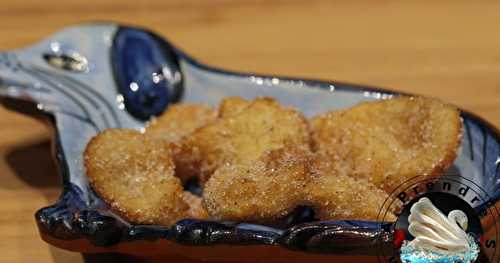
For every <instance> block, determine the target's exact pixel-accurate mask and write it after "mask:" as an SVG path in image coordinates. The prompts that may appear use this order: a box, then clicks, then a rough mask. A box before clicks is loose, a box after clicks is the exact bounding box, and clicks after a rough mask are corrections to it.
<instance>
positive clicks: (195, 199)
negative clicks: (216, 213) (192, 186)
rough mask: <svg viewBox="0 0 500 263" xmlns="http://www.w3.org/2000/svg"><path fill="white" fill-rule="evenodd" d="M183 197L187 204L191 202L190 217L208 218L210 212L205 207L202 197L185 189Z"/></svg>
mask: <svg viewBox="0 0 500 263" xmlns="http://www.w3.org/2000/svg"><path fill="white" fill-rule="evenodd" d="M182 199H183V200H184V202H185V203H186V204H189V211H188V217H189V218H196V219H206V218H208V213H207V211H206V210H205V208H204V207H203V204H202V198H201V197H199V196H196V195H194V194H192V193H190V192H188V191H184V193H183V195H182Z"/></svg>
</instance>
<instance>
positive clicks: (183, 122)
mask: <svg viewBox="0 0 500 263" xmlns="http://www.w3.org/2000/svg"><path fill="white" fill-rule="evenodd" d="M216 118H217V111H215V110H214V109H212V108H211V107H209V106H207V105H203V104H194V103H182V104H174V105H172V106H170V107H169V108H168V109H167V111H166V112H165V113H163V114H162V115H161V116H160V117H158V118H156V119H153V121H152V122H151V123H150V124H149V126H148V127H147V128H146V134H147V135H149V136H151V137H153V138H158V139H163V140H165V141H167V142H175V141H178V140H180V139H181V138H183V137H185V136H187V135H189V134H191V133H193V132H194V131H195V130H196V129H198V128H200V127H203V126H205V125H207V124H209V123H211V122H214V121H215V119H216Z"/></svg>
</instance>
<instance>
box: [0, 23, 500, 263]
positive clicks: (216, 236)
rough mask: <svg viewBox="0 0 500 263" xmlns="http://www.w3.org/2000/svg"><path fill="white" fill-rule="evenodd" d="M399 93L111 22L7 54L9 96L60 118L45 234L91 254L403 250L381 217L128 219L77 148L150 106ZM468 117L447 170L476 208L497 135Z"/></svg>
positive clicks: (486, 189)
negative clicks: (277, 71) (199, 57)
mask: <svg viewBox="0 0 500 263" xmlns="http://www.w3.org/2000/svg"><path fill="white" fill-rule="evenodd" d="M395 94H398V93H396V92H392V91H387V90H382V89H378V88H372V87H365V86H356V85H350V84H343V83H336V82H323V81H315V80H303V79H294V78H286V77H278V76H260V75H255V74H247V73H235V72H229V71H225V70H221V69H216V68H213V67H210V66H207V65H204V64H201V63H199V62H197V61H195V60H194V59H192V58H191V57H189V56H188V55H186V54H185V53H184V52H183V51H181V50H179V49H177V48H176V47H173V46H172V45H170V44H169V43H168V41H166V40H164V39H162V38H161V37H159V36H157V35H155V34H154V33H151V32H149V31H147V30H144V29H139V28H134V27H127V26H120V25H117V24H113V23H91V24H85V25H79V26H74V27H69V28H66V29H64V30H62V31H61V32H59V33H56V34H54V35H53V36H51V37H49V38H48V39H46V40H45V41H42V42H40V43H38V44H36V45H33V46H31V47H28V48H23V49H19V50H14V51H8V52H2V53H0V97H1V98H2V100H1V101H2V104H3V105H4V106H6V107H8V108H9V109H12V110H15V111H19V112H21V113H28V114H33V115H35V116H40V117H46V118H47V119H48V120H49V121H50V123H51V124H52V125H53V127H55V129H54V130H55V137H54V141H55V143H54V145H55V153H56V154H55V157H56V159H57V162H58V164H59V168H60V172H61V173H62V178H63V182H62V185H63V191H62V195H61V198H60V199H59V200H58V201H57V202H56V203H55V204H53V205H51V206H49V207H44V208H41V209H40V210H39V211H38V212H37V213H36V215H35V218H36V222H37V223H38V227H39V230H40V234H41V236H42V238H43V239H44V240H45V241H47V242H48V243H50V244H52V245H54V246H57V247H60V248H64V249H68V250H73V251H79V252H84V253H101V252H119V253H125V254H133V255H143V256H145V255H155V256H158V255H163V256H166V257H168V255H172V254H180V255H184V256H187V257H191V258H197V259H218V260H238V261H262V260H266V261H287V262H299V261H304V260H314V261H330V262H333V261H331V260H342V259H347V258H349V257H357V259H356V261H357V262H359V261H363V260H367V261H372V260H376V259H377V255H380V253H382V254H384V255H389V254H391V253H393V252H394V251H397V242H396V241H397V240H396V239H397V236H398V235H397V233H396V231H395V230H394V225H393V224H392V223H390V222H382V221H380V222H364V221H324V222H318V221H315V222H305V223H304V221H307V220H302V221H301V220H298V221H297V222H296V223H292V224H291V225H290V226H288V227H283V228H278V227H269V226H262V225H255V224H248V223H244V222H214V221H200V220H191V219H185V220H181V221H180V222H178V223H176V224H175V225H174V226H172V227H170V228H166V227H161V226H152V225H132V224H130V223H128V222H126V221H125V220H123V219H121V218H120V217H118V216H116V215H115V214H113V213H112V212H111V211H109V209H108V207H107V205H106V204H105V203H104V202H103V201H102V200H101V199H100V198H99V197H98V196H97V195H96V194H95V193H94V192H93V191H92V189H91V188H90V186H89V184H88V180H87V177H86V175H85V170H84V168H83V165H82V164H83V162H82V152H83V151H84V149H85V146H86V144H87V142H88V141H89V139H90V138H91V137H92V136H94V135H95V134H96V133H98V132H99V131H102V130H104V129H106V128H112V127H128V128H135V129H143V128H144V126H145V123H146V121H147V120H148V119H149V118H150V117H152V116H156V115H159V114H161V113H162V112H163V111H164V110H165V109H166V108H167V107H168V106H169V105H170V104H172V103H176V102H180V101H183V102H202V103H207V104H210V105H216V104H217V103H218V102H219V100H220V99H221V98H223V97H225V96H242V97H245V98H254V97H257V96H272V97H275V98H276V99H278V100H279V101H280V102H281V103H283V104H285V105H291V106H294V107H297V108H299V109H300V110H302V111H303V112H304V113H305V114H306V115H307V116H311V115H314V114H316V113H320V112H325V111H327V110H330V109H341V108H346V107H349V106H352V105H355V104H357V103H359V102H362V101H369V100H377V99H387V98H390V97H392V96H393V95H395ZM462 117H463V120H464V127H465V128H464V136H463V139H462V145H461V150H460V153H459V156H458V158H457V159H456V160H455V163H454V165H453V167H452V170H453V172H456V173H459V174H460V175H461V176H463V177H464V178H465V179H466V180H470V181H472V182H474V185H476V186H478V187H479V188H481V189H482V191H483V192H482V193H483V194H484V196H487V197H488V199H485V200H487V201H483V202H481V203H476V204H475V206H474V209H476V210H477V211H479V210H480V209H482V208H484V207H487V208H488V209H496V206H495V204H496V201H497V200H498V198H499V197H500V191H499V189H500V188H499V187H500V171H499V170H500V168H499V167H500V158H499V156H500V135H499V133H498V131H497V130H496V129H495V128H494V127H493V126H491V125H489V124H488V123H486V122H485V121H483V120H481V119H480V118H478V117H476V116H474V115H472V114H470V113H467V112H462ZM299 217H300V216H299ZM305 217H307V216H305ZM299 219H300V218H299ZM302 219H303V218H302ZM495 219H496V218H495V217H494V216H493V217H492V216H489V215H488V216H485V217H482V218H481V222H485V223H484V224H485V225H487V226H488V227H489V228H488V229H483V230H484V232H488V231H495V232H496V228H497V225H496V224H495V223H494V222H495ZM299 222H302V223H300V224H299ZM378 258H380V256H379V257H378Z"/></svg>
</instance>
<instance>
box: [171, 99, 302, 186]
mask: <svg viewBox="0 0 500 263" xmlns="http://www.w3.org/2000/svg"><path fill="white" fill-rule="evenodd" d="M286 142H289V143H292V144H297V145H298V146H302V145H308V144H309V130H308V126H307V121H306V120H305V119H304V117H303V115H302V114H301V113H299V112H298V111H296V110H294V109H291V108H285V107H283V106H281V105H280V104H279V103H278V102H276V101H275V100H273V99H271V98H258V99H255V100H254V101H252V102H251V103H250V104H249V105H248V106H247V107H245V108H244V109H243V110H241V111H240V112H239V113H238V114H235V115H233V116H229V117H225V118H220V119H218V120H217V121H216V122H214V123H212V124H209V125H207V126H205V127H202V128H200V129H198V130H197V131H196V132H195V133H194V134H193V135H191V136H188V137H186V138H185V139H184V140H182V142H181V143H180V144H179V145H177V147H176V148H177V149H176V154H177V153H179V154H182V153H188V154H189V155H188V156H186V155H184V156H178V157H176V159H178V160H180V162H179V163H177V162H176V165H179V166H182V167H184V166H186V167H190V168H193V169H189V170H190V171H191V172H193V171H195V170H198V172H197V173H198V174H199V175H200V178H201V179H202V181H206V180H207V179H208V177H209V176H210V175H211V174H212V173H213V172H214V171H215V170H216V169H217V168H218V167H221V166H222V165H224V164H233V163H245V162H252V161H255V160H257V159H258V158H260V156H261V155H262V154H263V153H264V152H266V151H271V150H274V149H278V148H281V147H283V146H284V145H285V143H286ZM181 176H182V175H181Z"/></svg>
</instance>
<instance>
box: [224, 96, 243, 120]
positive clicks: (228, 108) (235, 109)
mask: <svg viewBox="0 0 500 263" xmlns="http://www.w3.org/2000/svg"><path fill="white" fill-rule="evenodd" d="M248 104H250V102H248V101H247V100H245V99H243V98H242V97H227V98H224V99H223V100H222V101H221V102H220V104H219V117H221V118H224V117H229V116H232V115H236V114H238V113H240V112H241V111H242V110H243V109H245V108H246V107H247V106H248Z"/></svg>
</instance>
